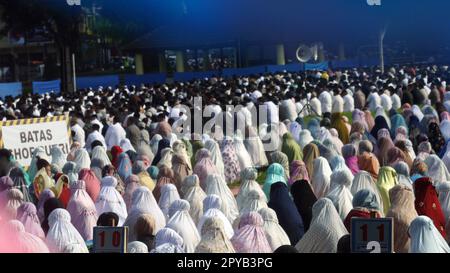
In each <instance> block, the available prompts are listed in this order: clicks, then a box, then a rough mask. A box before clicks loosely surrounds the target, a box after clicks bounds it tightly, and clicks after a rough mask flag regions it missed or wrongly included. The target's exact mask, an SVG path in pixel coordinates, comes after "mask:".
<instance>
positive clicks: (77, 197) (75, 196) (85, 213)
mask: <svg viewBox="0 0 450 273" xmlns="http://www.w3.org/2000/svg"><path fill="white" fill-rule="evenodd" d="M70 191H71V193H72V195H71V197H70V200H69V203H68V204H67V211H68V212H69V213H70V216H71V219H72V224H73V226H74V227H75V228H76V229H77V230H78V232H79V233H80V234H81V236H82V237H83V239H84V240H85V241H89V240H92V239H93V228H94V226H96V225H97V218H98V216H97V210H96V208H95V204H94V202H93V201H92V199H91V198H90V197H89V194H88V193H87V192H86V184H85V183H84V181H83V180H79V181H77V182H76V183H73V184H72V185H71V186H70Z"/></svg>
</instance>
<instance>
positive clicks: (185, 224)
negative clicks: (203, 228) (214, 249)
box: [166, 199, 200, 253]
mask: <svg viewBox="0 0 450 273" xmlns="http://www.w3.org/2000/svg"><path fill="white" fill-rule="evenodd" d="M174 210H175V212H174ZM189 210H190V205H189V202H188V201H186V200H181V199H179V200H175V201H174V202H173V203H172V204H171V206H170V209H169V211H170V213H169V214H171V216H170V220H169V222H168V223H167V225H166V227H168V228H171V229H173V230H174V231H176V232H177V233H178V234H179V235H180V236H181V237H182V238H183V241H184V251H185V252H186V253H193V252H194V251H195V247H196V246H197V244H198V243H199V242H200V235H199V233H198V231H197V227H196V225H195V223H194V221H193V220H192V218H191V216H190V214H189Z"/></svg>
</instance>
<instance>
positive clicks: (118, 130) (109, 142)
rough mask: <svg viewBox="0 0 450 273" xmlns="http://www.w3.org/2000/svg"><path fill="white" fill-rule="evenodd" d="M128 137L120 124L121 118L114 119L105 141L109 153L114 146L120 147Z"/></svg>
mask: <svg viewBox="0 0 450 273" xmlns="http://www.w3.org/2000/svg"><path fill="white" fill-rule="evenodd" d="M126 136H127V133H126V132H125V129H123V127H122V125H121V124H120V119H119V117H114V124H112V125H110V126H109V127H108V130H107V131H106V134H105V141H106V146H107V148H108V151H110V150H111V148H112V147H113V146H120V142H121V141H122V139H125V138H126Z"/></svg>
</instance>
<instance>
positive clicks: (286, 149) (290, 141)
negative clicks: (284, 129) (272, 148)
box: [281, 133, 303, 162]
mask: <svg viewBox="0 0 450 273" xmlns="http://www.w3.org/2000/svg"><path fill="white" fill-rule="evenodd" d="M281 151H282V152H283V153H284V154H286V155H287V157H288V160H289V162H292V161H294V160H302V158H303V151H302V148H301V147H300V146H299V145H298V144H297V142H296V141H295V139H294V138H293V137H292V135H291V133H286V134H284V135H283V142H282V144H281Z"/></svg>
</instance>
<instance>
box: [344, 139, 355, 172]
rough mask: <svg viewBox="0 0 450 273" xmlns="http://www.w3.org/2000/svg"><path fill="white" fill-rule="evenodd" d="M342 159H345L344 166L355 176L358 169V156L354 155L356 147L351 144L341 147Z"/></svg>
mask: <svg viewBox="0 0 450 273" xmlns="http://www.w3.org/2000/svg"><path fill="white" fill-rule="evenodd" d="M342 157H343V158H344V159H345V164H346V165H347V167H348V168H349V170H350V171H351V172H352V174H353V175H355V174H356V173H357V172H359V167H358V156H357V154H356V147H355V145H353V144H346V145H344V146H343V147H342Z"/></svg>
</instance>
